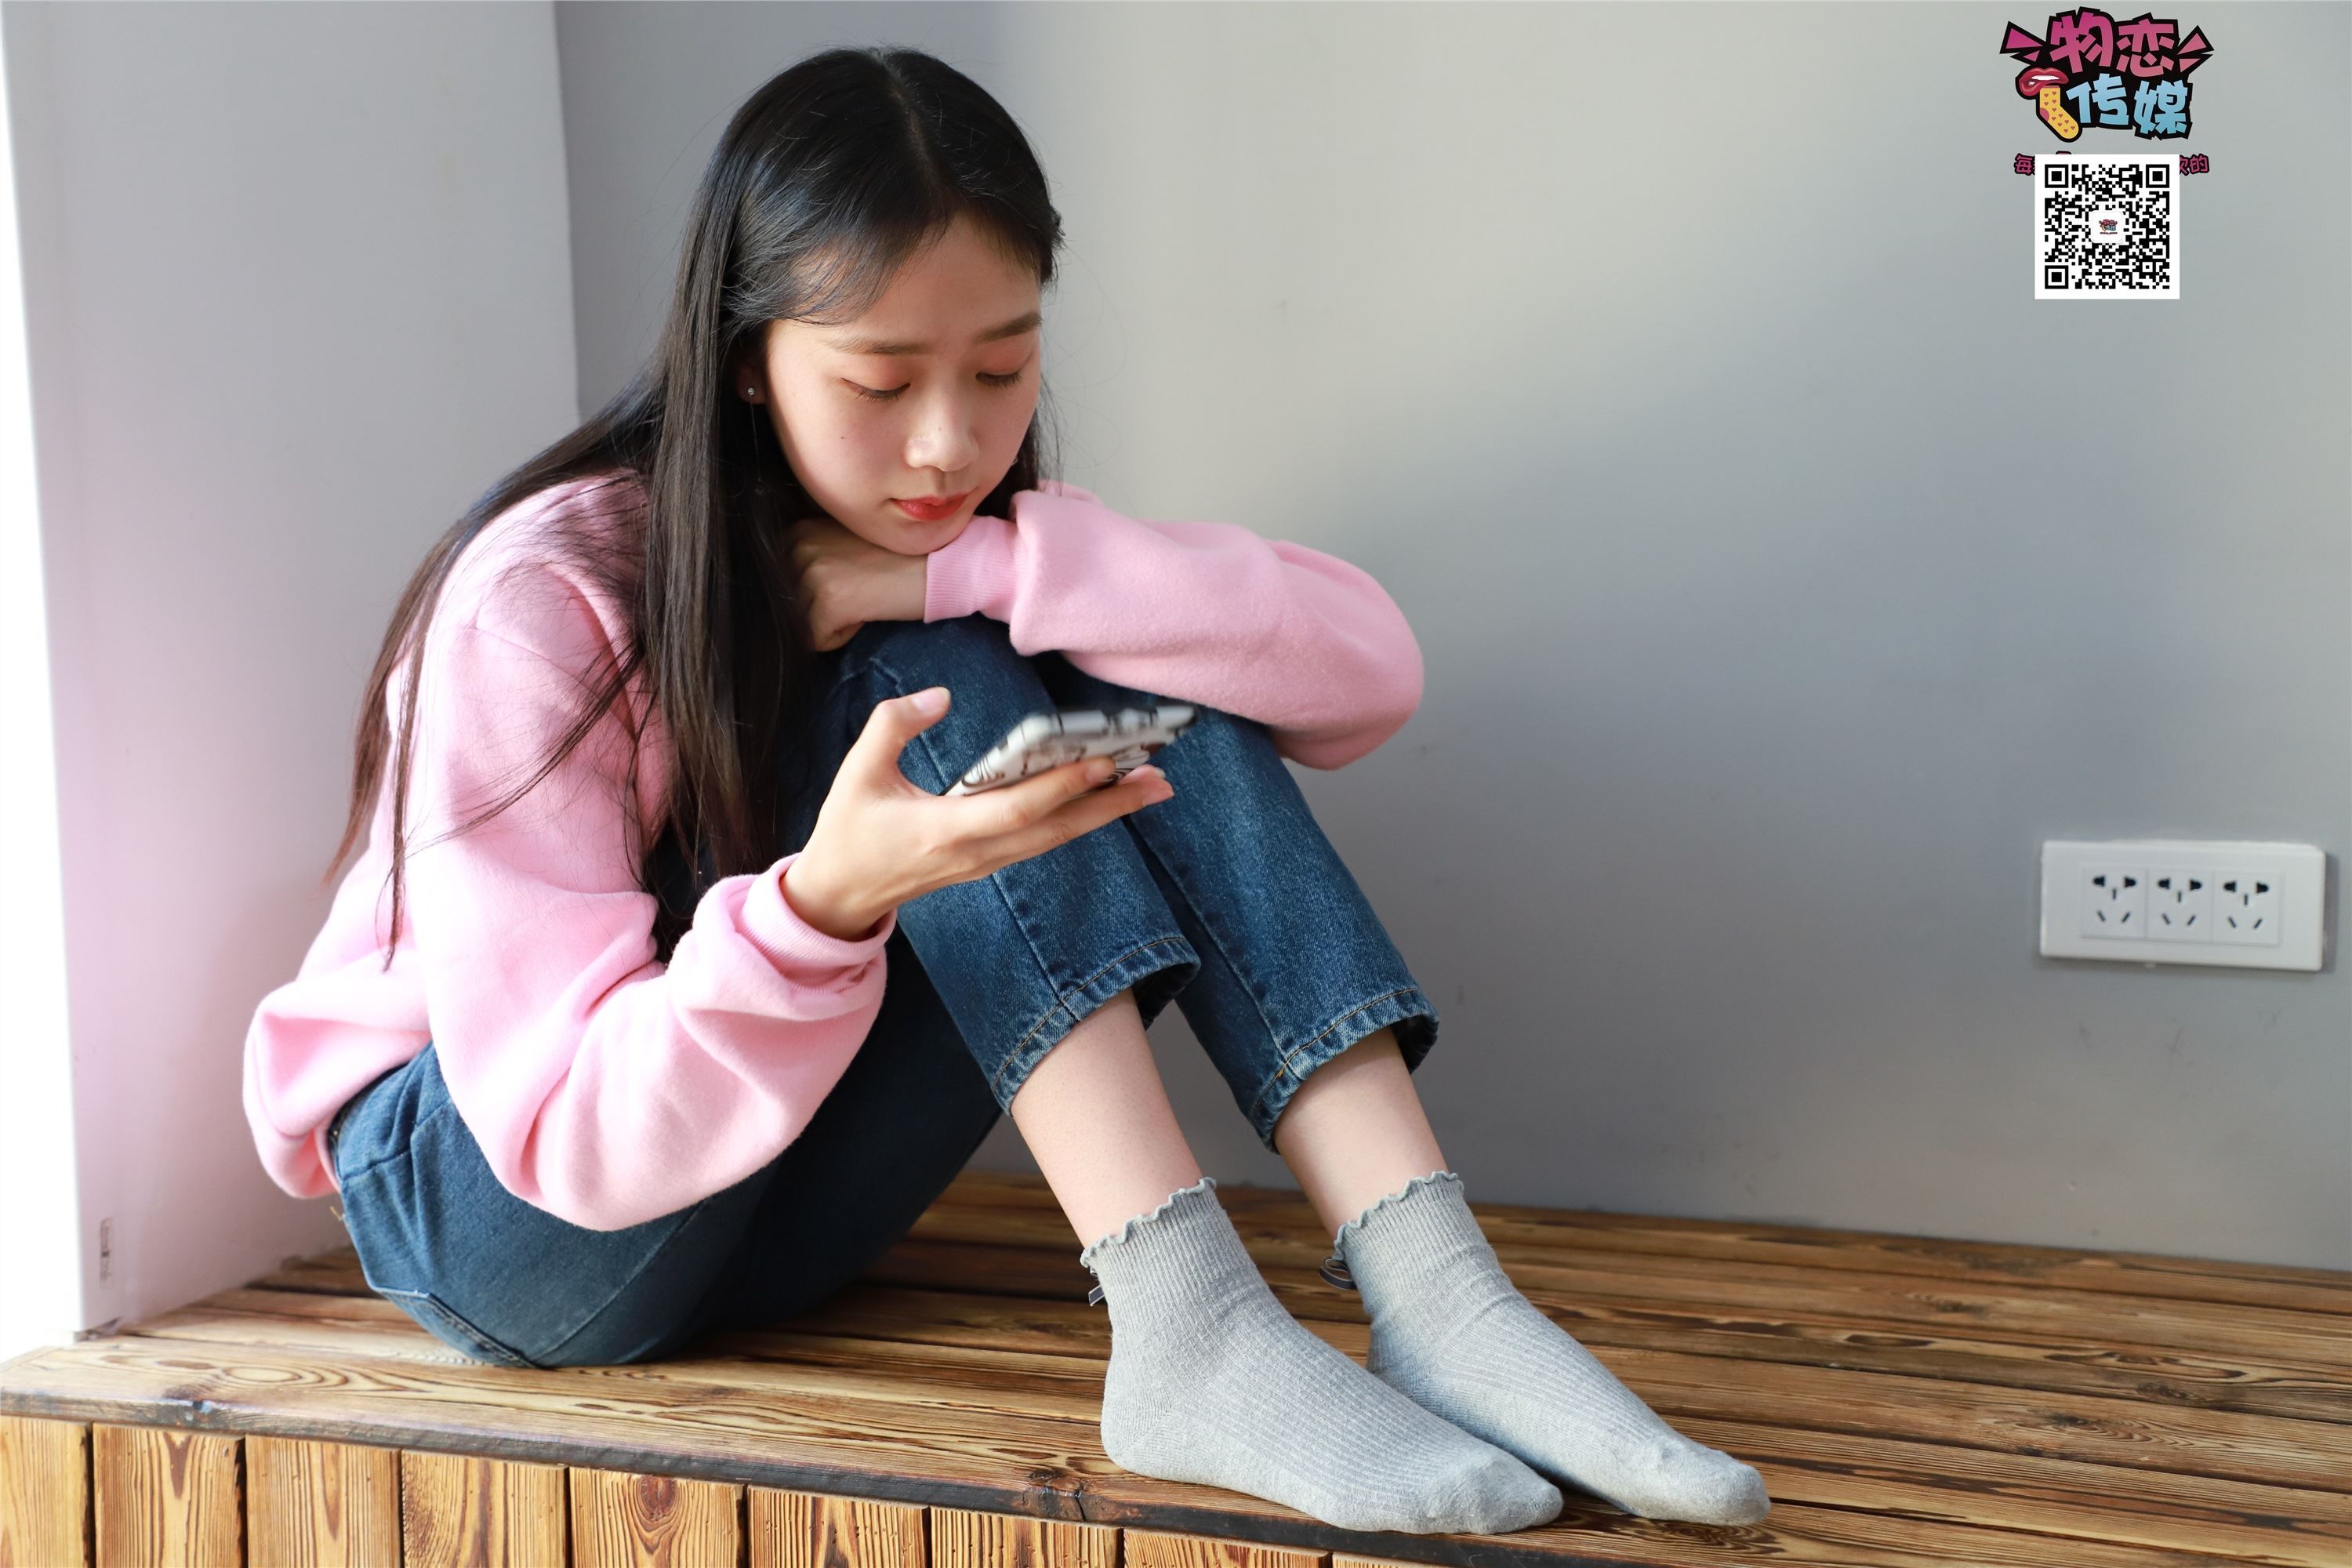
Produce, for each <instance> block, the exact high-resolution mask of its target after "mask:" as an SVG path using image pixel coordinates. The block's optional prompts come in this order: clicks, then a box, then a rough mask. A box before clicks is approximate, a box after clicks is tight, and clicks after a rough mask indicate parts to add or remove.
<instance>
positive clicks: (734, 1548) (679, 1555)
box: [571, 1468, 743, 1568]
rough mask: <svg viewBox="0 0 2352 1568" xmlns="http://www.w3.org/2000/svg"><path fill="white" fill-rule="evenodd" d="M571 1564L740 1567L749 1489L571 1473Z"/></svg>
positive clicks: (584, 1567) (594, 1567)
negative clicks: (742, 1510)
mask: <svg viewBox="0 0 2352 1568" xmlns="http://www.w3.org/2000/svg"><path fill="white" fill-rule="evenodd" d="M571 1474H572V1568H736V1562H737V1558H738V1556H739V1554H740V1551H741V1547H742V1531H741V1527H740V1517H739V1516H740V1508H741V1505H742V1500H743V1489H742V1488H740V1487H733V1486H728V1485H726V1484H725V1483H723V1482H719V1481H697V1480H687V1479H680V1478H678V1477H676V1476H644V1475H632V1474H629V1473H626V1472H624V1471H618V1470H594V1469H577V1468H575V1469H573V1470H572V1473H571Z"/></svg>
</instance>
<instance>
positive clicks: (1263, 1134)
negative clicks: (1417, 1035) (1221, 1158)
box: [1248, 985, 1437, 1155]
mask: <svg viewBox="0 0 2352 1568" xmlns="http://www.w3.org/2000/svg"><path fill="white" fill-rule="evenodd" d="M1407 1018H1423V1019H1426V1020H1428V1023H1429V1028H1428V1031H1427V1036H1428V1043H1427V1044H1424V1045H1423V1047H1422V1048H1421V1051H1420V1053H1419V1055H1418V1056H1416V1055H1413V1054H1412V1053H1410V1052H1407V1053H1404V1054H1405V1058H1406V1061H1407V1063H1408V1064H1409V1065H1411V1066H1417V1065H1418V1064H1419V1061H1420V1058H1421V1057H1425V1056H1426V1055H1428V1053H1429V1048H1430V1046H1432V1045H1434V1044H1435V1043H1436V1031H1435V1026H1436V1022H1437V1013H1436V1010H1435V1009H1434V1008H1433V1007H1431V1006H1430V1005H1429V998H1428V997H1426V996H1424V995H1423V994H1422V992H1421V987H1420V986H1418V985H1400V986H1398V987H1397V988H1396V989H1395V990H1393V991H1391V992H1388V993H1386V994H1382V995H1379V996H1375V997H1373V998H1372V999H1371V1000H1370V1001H1369V1002H1365V1003H1360V1004H1359V1005H1356V1006H1354V1007H1351V1008H1349V1010H1348V1011H1347V1012H1345V1013H1342V1014H1340V1015H1339V1016H1338V1017H1337V1018H1334V1019H1332V1020H1331V1022H1329V1023H1328V1024H1326V1025H1324V1026H1323V1027H1322V1028H1320V1029H1318V1030H1317V1031H1316V1032H1315V1034H1313V1035H1312V1036H1310V1037H1308V1038H1307V1040H1306V1041H1305V1042H1304V1043H1303V1044H1301V1045H1299V1046H1297V1047H1294V1048H1293V1049H1292V1050H1291V1051H1290V1053H1289V1054H1288V1055H1287V1056H1285V1057H1284V1058H1282V1062H1281V1065H1279V1066H1278V1067H1276V1068H1275V1069H1274V1071H1273V1072H1271V1073H1269V1074H1267V1075H1266V1080H1265V1084H1264V1085H1263V1086H1262V1087H1261V1088H1260V1089H1258V1091H1257V1098H1256V1099H1255V1100H1252V1101H1250V1106H1249V1113H1248V1114H1249V1121H1250V1125H1251V1126H1252V1127H1253V1128H1255V1130H1256V1131H1257V1138H1258V1142H1261V1143H1263V1144H1265V1147H1266V1148H1267V1150H1268V1151H1270V1152H1273V1153H1275V1154H1276V1155H1279V1154H1280V1153H1281V1151H1280V1150H1279V1149H1276V1148H1275V1146H1274V1129H1275V1124H1276V1123H1277V1122H1279V1121H1281V1120H1282V1113H1283V1111H1284V1110H1287V1109H1288V1108H1289V1105H1290V1100H1291V1097H1292V1096H1293V1095H1295V1094H1297V1092H1298V1090H1299V1087H1300V1086H1301V1085H1303V1084H1304V1083H1306V1081H1307V1077H1308V1075H1310V1074H1311V1073H1313V1072H1314V1070H1315V1069H1316V1068H1318V1067H1321V1066H1322V1065H1323V1064H1324V1063H1325V1062H1327V1061H1329V1060H1330V1059H1331V1058H1333V1057H1336V1056H1338V1055H1339V1054H1340V1053H1341V1052H1343V1051H1345V1050H1347V1049H1348V1047H1350V1046H1353V1045H1354V1044H1355V1043H1356V1042H1357V1041H1359V1040H1360V1039H1362V1038H1363V1037H1365V1036H1366V1035H1369V1034H1371V1033H1372V1032H1373V1031H1375V1030H1378V1029H1383V1028H1386V1027H1387V1026H1390V1025H1391V1024H1398V1023H1402V1022H1403V1021H1404V1020H1405V1019H1407ZM1400 1044H1402V1042H1400Z"/></svg>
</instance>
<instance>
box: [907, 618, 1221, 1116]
mask: <svg viewBox="0 0 2352 1568" xmlns="http://www.w3.org/2000/svg"><path fill="white" fill-rule="evenodd" d="M866 668H869V669H872V670H875V671H877V673H879V674H880V675H881V677H882V679H883V680H884V682H885V683H886V684H887V685H889V686H891V687H894V688H897V689H898V691H899V693H900V695H904V694H905V689H906V685H907V682H906V679H905V678H904V677H902V676H900V675H899V673H898V671H897V670H896V669H893V668H891V667H890V666H889V665H888V664H887V663H886V662H884V661H883V660H882V659H880V658H871V659H869V660H867V663H866ZM915 740H916V742H918V743H919V744H920V745H921V746H922V748H923V755H924V758H925V759H926V760H927V761H928V762H929V763H930V764H931V769H932V771H933V772H934V773H937V774H938V775H939V776H940V777H941V778H944V779H948V780H950V784H949V787H950V788H952V787H954V785H953V777H954V775H952V774H950V773H949V772H948V770H947V768H946V766H945V765H944V764H943V763H940V758H939V752H938V751H937V749H936V748H934V747H933V746H932V744H931V732H930V731H929V730H926V731H922V732H920V733H919V734H918V735H916V737H915ZM988 884H989V886H990V887H992V888H993V889H995V890H996V896H997V897H998V898H999V899H1000V900H1003V904H1004V912H1005V915H1006V917H1007V918H1009V919H1010V920H1011V921H1013V925H1014V927H1015V928H1017V929H1018V930H1019V931H1020V932H1021V940H1022V941H1023V942H1024V943H1026V944H1027V946H1028V948H1029V956H1030V958H1031V959H1032V960H1033V961H1034V963H1036V965H1037V972H1038V973H1040V974H1043V975H1046V976H1048V977H1049V978H1050V977H1051V975H1052V973H1053V966H1052V965H1050V964H1048V963H1046V962H1045V954H1044V953H1042V952H1038V951H1037V943H1036V941H1035V939H1034V938H1033V937H1032V936H1031V935H1030V934H1029V922H1028V921H1026V920H1025V919H1024V918H1023V917H1022V914H1021V911H1020V910H1017V909H1015V908H1013V897H1012V895H1011V894H1009V893H1007V892H1006V891H1005V890H1004V882H1003V874H1002V871H1001V869H1000V870H998V871H992V872H990V873H989V874H988ZM1183 941H1184V938H1183V936H1182V935H1181V933H1178V934H1176V935H1172V936H1162V937H1154V938H1153V939H1152V940H1151V941H1150V942H1140V943H1138V944H1137V945H1136V946H1134V947H1131V948H1129V949H1128V950H1127V951H1126V952H1122V953H1120V954H1119V955H1118V957H1117V958H1114V959H1112V960H1111V961H1110V962H1109V963H1106V964H1104V965H1103V966H1102V967H1101V968H1100V969H1097V970H1096V971H1095V972H1094V973H1092V974H1089V975H1087V977H1086V978H1085V979H1084V980H1081V981H1079V982H1078V984H1076V987H1074V988H1072V989H1070V990H1067V991H1062V992H1058V993H1056V994H1055V998H1054V1003H1053V1005H1051V1006H1050V1007H1047V1008H1046V1009H1045V1012H1043V1013H1041V1014H1040V1015H1038V1017H1037V1021H1036V1022H1035V1023H1034V1024H1033V1025H1031V1026H1029V1032H1028V1033H1027V1034H1025V1035H1023V1036H1022V1037H1021V1038H1020V1040H1019V1041H1018V1042H1016V1043H1015V1044H1014V1045H1013V1049H1012V1050H1011V1051H1010V1052H1008V1053H1007V1054H1006V1055H1005V1058H1004V1059H1003V1061H1001V1062H999V1063H997V1064H996V1070H995V1071H994V1072H993V1073H992V1074H990V1075H989V1079H988V1092H989V1093H990V1094H991V1095H992V1096H994V1097H995V1098H996V1102H997V1103H998V1104H999V1105H1002V1104H1003V1103H1004V1100H1003V1096H1001V1095H998V1094H997V1092H996V1086H997V1085H998V1084H1000V1083H1002V1082H1003V1081H1004V1075H1005V1074H1006V1073H1008V1072H1010V1071H1011V1070H1012V1069H1013V1064H1014V1063H1016V1062H1018V1061H1020V1060H1021V1057H1022V1053H1023V1052H1024V1050H1025V1049H1026V1048H1027V1047H1028V1044H1029V1042H1030V1041H1031V1040H1034V1039H1035V1038H1036V1037H1037V1034H1038V1031H1039V1030H1041V1029H1043V1028H1045V1026H1046V1025H1047V1024H1049V1023H1051V1022H1053V1020H1054V1017H1055V1015H1056V1014H1060V1013H1068V1014H1069V1015H1070V1026H1071V1027H1072V1028H1076V1026H1077V1025H1078V1022H1079V1015H1078V1014H1077V1012H1076V1009H1075V1008H1073V1007H1072V1006H1071V1003H1072V1002H1073V1001H1074V1000H1076V998H1078V997H1081V996H1083V995H1084V994H1086V991H1087V987H1088V986H1090V985H1092V984H1094V983H1095V982H1096V981H1097V980H1099V979H1101V978H1102V977H1103V976H1104V975H1106V974H1108V973H1110V972H1111V971H1112V970H1114V969H1116V968H1118V966H1119V965H1120V964H1122V963H1126V962H1127V961H1128V960H1129V959H1130V958H1133V957H1134V956H1135V955H1136V954H1137V953H1139V952H1145V951H1147V950H1149V949H1150V948H1154V947H1164V946H1166V945H1168V944H1169V943H1171V942H1179V943H1181V942H1183ZM1163 967H1165V966H1163ZM1154 973H1156V971H1155V972H1154Z"/></svg>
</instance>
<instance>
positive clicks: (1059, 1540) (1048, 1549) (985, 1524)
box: [925, 1508, 1120, 1568]
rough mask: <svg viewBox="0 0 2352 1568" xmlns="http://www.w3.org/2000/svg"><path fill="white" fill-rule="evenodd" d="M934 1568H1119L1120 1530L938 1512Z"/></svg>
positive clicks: (932, 1515) (932, 1520)
mask: <svg viewBox="0 0 2352 1568" xmlns="http://www.w3.org/2000/svg"><path fill="white" fill-rule="evenodd" d="M925 1511H926V1512H927V1513H928V1514H929V1524H930V1549H931V1561H930V1565H929V1568H1119V1561H1118V1542H1119V1535H1120V1531H1117V1530H1113V1529H1111V1528H1109V1527H1108V1526H1107V1525H1099V1524H1075V1523H1072V1522H1070V1521H1066V1520H1058V1519H1023V1518H1021V1517H1019V1516H1018V1515H1014V1514H1003V1513H978V1512H974V1511H972V1510H969V1509H960V1508H934V1509H929V1510H925Z"/></svg>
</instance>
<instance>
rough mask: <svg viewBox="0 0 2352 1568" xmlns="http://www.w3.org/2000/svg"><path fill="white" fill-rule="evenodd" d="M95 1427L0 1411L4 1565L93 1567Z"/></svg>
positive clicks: (0, 1560)
mask: <svg viewBox="0 0 2352 1568" xmlns="http://www.w3.org/2000/svg"><path fill="white" fill-rule="evenodd" d="M89 1535H90V1516H89V1427H88V1426H84V1425H83V1424H82V1423H80V1422H79V1421H28V1420H26V1419H25V1418H24V1417H22V1416H17V1415H0V1568H89V1553H90V1539H89Z"/></svg>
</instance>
